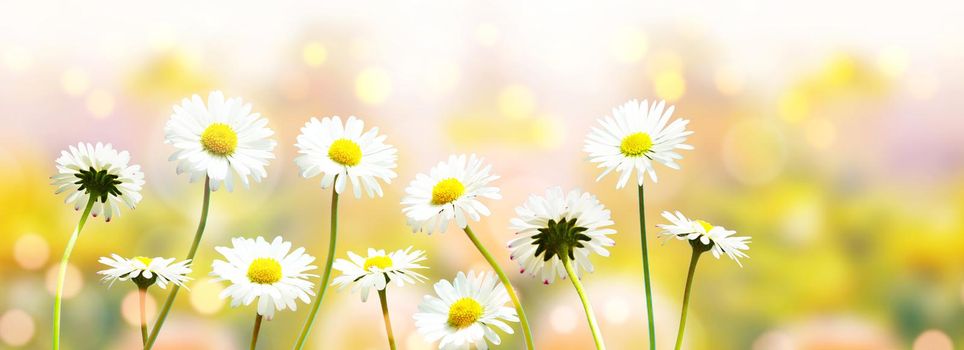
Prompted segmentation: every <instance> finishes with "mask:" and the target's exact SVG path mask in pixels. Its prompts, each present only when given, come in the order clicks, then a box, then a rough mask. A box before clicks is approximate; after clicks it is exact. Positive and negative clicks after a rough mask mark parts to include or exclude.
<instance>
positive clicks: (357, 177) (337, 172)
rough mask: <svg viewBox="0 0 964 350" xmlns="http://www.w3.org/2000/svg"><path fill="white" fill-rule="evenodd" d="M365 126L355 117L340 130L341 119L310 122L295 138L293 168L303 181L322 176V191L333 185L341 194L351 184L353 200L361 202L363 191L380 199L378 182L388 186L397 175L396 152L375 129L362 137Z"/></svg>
mask: <svg viewBox="0 0 964 350" xmlns="http://www.w3.org/2000/svg"><path fill="white" fill-rule="evenodd" d="M364 128H365V122H363V121H362V120H361V119H357V118H355V117H354V116H351V117H348V120H347V121H345V124H344V126H342V123H341V118H339V117H337V116H336V117H332V118H324V119H322V120H321V121H318V119H317V118H311V120H309V121H308V122H307V123H305V126H304V127H302V128H301V135H298V143H296V144H295V146H296V147H298V153H301V155H300V156H298V157H297V158H295V164H297V165H298V167H299V168H301V176H303V177H304V178H310V177H314V176H315V175H318V174H322V176H321V188H329V187H331V186H332V185H333V184H334V186H335V191H336V192H338V193H339V194H341V193H342V192H343V191H344V190H345V183H347V182H349V181H351V185H352V189H353V190H354V192H355V197H356V198H360V197H361V193H362V189H364V190H365V192H366V193H368V197H371V198H374V197H375V195H378V196H379V197H381V196H382V187H381V185H379V184H378V180H381V181H384V182H385V183H391V182H392V179H393V178H395V177H396V176H398V175H396V174H395V171H393V170H392V169H395V167H396V164H395V161H396V159H398V156H397V155H396V153H397V150H396V149H395V147H393V146H391V145H387V144H385V138H386V136H385V135H379V134H378V128H371V129H369V130H368V131H367V132H364V133H362V131H363V130H364Z"/></svg>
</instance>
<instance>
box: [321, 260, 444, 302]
mask: <svg viewBox="0 0 964 350" xmlns="http://www.w3.org/2000/svg"><path fill="white" fill-rule="evenodd" d="M348 258H349V259H351V260H345V259H338V260H336V261H335V265H334V268H335V270H338V271H341V276H338V277H336V278H335V281H334V282H332V285H337V286H339V288H340V289H341V288H345V287H346V286H348V285H352V288H351V291H352V293H354V292H357V291H361V300H362V302H365V301H367V300H368V294H369V293H368V291H369V290H370V289H371V288H372V287H374V288H375V290H383V289H385V287H386V286H387V285H388V283H389V282H391V281H395V284H396V285H398V286H399V287H401V286H403V285H405V283H408V284H415V283H416V282H422V281H424V280H426V277H425V276H423V275H422V274H420V273H418V272H415V271H414V270H416V269H425V268H427V267H425V266H422V265H419V264H418V262H421V261H424V260H425V252H423V251H421V250H415V251H412V247H408V248H406V249H405V250H396V251H394V252H392V253H389V254H385V251H384V250H375V249H372V248H368V256H367V257H364V258H363V257H361V256H359V255H358V254H355V253H353V252H348Z"/></svg>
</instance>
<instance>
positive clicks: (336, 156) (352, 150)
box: [328, 139, 362, 166]
mask: <svg viewBox="0 0 964 350" xmlns="http://www.w3.org/2000/svg"><path fill="white" fill-rule="evenodd" d="M361 157H362V153H361V147H358V144H357V143H355V141H352V140H349V139H337V140H335V142H332V143H331V147H328V158H331V160H333V161H335V162H336V163H338V164H341V165H347V166H355V165H358V163H360V162H361Z"/></svg>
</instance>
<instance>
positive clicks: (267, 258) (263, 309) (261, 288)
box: [211, 236, 316, 320]
mask: <svg viewBox="0 0 964 350" xmlns="http://www.w3.org/2000/svg"><path fill="white" fill-rule="evenodd" d="M231 244H232V247H216V248H214V249H216V250H217V251H218V252H219V253H221V255H224V257H225V259H227V261H222V260H214V263H212V265H211V266H212V268H213V271H211V275H212V276H215V277H217V279H216V280H217V281H228V282H231V285H230V286H228V287H227V288H225V289H224V291H222V292H221V298H222V299H224V298H227V297H230V298H231V307H237V306H238V305H241V304H244V305H250V304H251V302H253V301H254V300H255V299H258V314H259V315H262V316H264V317H266V318H267V319H269V320H270V319H271V318H273V317H274V312H275V309H277V310H285V309H291V310H292V311H295V310H296V309H297V304H296V303H295V299H300V300H301V301H302V302H304V303H306V304H307V303H310V302H311V296H313V295H315V293H314V292H312V291H311V287H312V285H313V284H312V283H311V282H310V281H308V278H309V277H316V275H313V274H308V273H305V271H310V270H314V269H315V268H316V266H314V265H311V262H313V261H315V257H313V256H311V255H308V254H305V248H298V249H295V250H294V251H291V242H286V241H284V240H282V239H281V237H280V236H278V237H275V239H274V240H273V241H271V243H268V241H265V240H264V238H263V237H261V236H258V238H257V239H250V238H243V237H236V238H232V239H231Z"/></svg>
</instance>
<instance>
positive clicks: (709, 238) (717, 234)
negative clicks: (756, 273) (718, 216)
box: [656, 211, 750, 267]
mask: <svg viewBox="0 0 964 350" xmlns="http://www.w3.org/2000/svg"><path fill="white" fill-rule="evenodd" d="M663 217H664V218H666V220H669V222H670V224H668V225H667V224H659V225H656V226H657V227H659V228H661V229H663V232H662V234H663V235H664V236H663V237H666V238H670V237H676V238H677V239H680V240H689V241H690V244H695V242H697V241H699V242H700V243H702V244H703V246H710V247H709V248H708V249H709V250H710V252H712V253H713V256H714V257H716V258H717V259H719V258H720V255H722V254H726V255H727V256H729V257H730V259H733V261H736V263H737V264H738V265H740V267H743V264H742V263H740V259H741V258H748V257H749V256H748V255H746V253H744V251H746V250H748V249H750V247H749V246H747V244H748V243H750V237H746V236H734V234H736V231H731V230H727V229H726V228H725V227H723V226H713V225H711V224H710V223H708V222H706V221H703V220H690V219H687V218H686V217H685V216H683V214H682V213H680V212H679V211H677V212H676V213H675V214H673V213H670V212H668V211H664V212H663ZM694 248H697V246H696V245H694Z"/></svg>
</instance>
